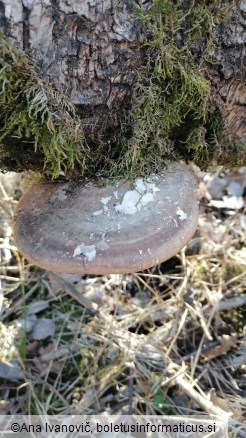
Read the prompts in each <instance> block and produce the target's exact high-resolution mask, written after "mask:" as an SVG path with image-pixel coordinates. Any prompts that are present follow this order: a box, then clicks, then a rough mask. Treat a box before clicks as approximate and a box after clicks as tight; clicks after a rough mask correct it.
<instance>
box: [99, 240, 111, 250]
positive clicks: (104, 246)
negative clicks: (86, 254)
mask: <svg viewBox="0 0 246 438" xmlns="http://www.w3.org/2000/svg"><path fill="white" fill-rule="evenodd" d="M97 248H98V249H100V250H101V251H106V250H107V249H109V245H108V244H107V243H106V242H105V240H100V242H98V243H97Z"/></svg>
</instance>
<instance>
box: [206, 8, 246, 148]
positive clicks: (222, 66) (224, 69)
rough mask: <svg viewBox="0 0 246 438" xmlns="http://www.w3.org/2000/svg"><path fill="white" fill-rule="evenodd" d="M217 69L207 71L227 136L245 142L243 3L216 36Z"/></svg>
mask: <svg viewBox="0 0 246 438" xmlns="http://www.w3.org/2000/svg"><path fill="white" fill-rule="evenodd" d="M216 45H217V47H218V51H217V54H216V58H217V63H218V66H217V67H216V69H213V70H212V69H210V70H209V76H210V80H211V83H212V86H213V94H214V98H215V99H216V100H217V102H219V104H220V107H221V109H222V112H223V115H224V119H225V123H226V126H227V128H228V133H230V134H231V135H232V136H235V138H236V139H237V140H238V141H241V142H245V141H246V0H241V1H239V2H238V4H237V6H236V7H235V8H234V11H233V13H232V14H231V15H230V17H229V20H228V22H227V23H226V24H225V25H224V26H220V29H219V30H218V33H217V41H216Z"/></svg>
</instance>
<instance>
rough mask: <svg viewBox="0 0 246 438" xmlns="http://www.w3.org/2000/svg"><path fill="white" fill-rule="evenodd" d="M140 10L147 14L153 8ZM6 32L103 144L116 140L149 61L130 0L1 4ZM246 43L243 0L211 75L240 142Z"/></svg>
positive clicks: (142, 2) (245, 135)
mask: <svg viewBox="0 0 246 438" xmlns="http://www.w3.org/2000/svg"><path fill="white" fill-rule="evenodd" d="M137 3H138V5H139V6H140V7H141V8H142V9H143V10H144V9H148V7H149V5H151V1H146V0H139V1H138V2H137ZM0 26H1V28H2V29H4V32H5V34H6V35H8V36H10V37H12V39H13V40H14V41H15V43H16V45H17V46H19V47H20V48H21V49H23V50H24V51H26V52H27V53H29V54H31V55H32V57H34V59H35V60H36V61H37V63H38V66H39V69H40V71H41V72H42V73H43V74H44V75H47V77H49V78H51V80H52V82H53V85H54V87H55V88H56V89H58V90H59V89H60V90H63V91H64V92H65V93H66V94H67V95H68V96H69V97H70V99H71V101H72V102H73V103H74V104H75V105H76V108H77V110H78V112H79V114H80V115H81V117H82V119H83V120H84V124H85V126H86V129H87V130H88V131H89V132H93V133H94V134H96V133H97V132H100V133H103V134H102V136H103V137H104V140H105V139H106V140H110V137H113V136H114V135H115V132H116V131H117V128H118V127H119V124H120V120H121V115H122V112H123V111H125V110H126V109H127V107H128V104H129V99H130V96H131V89H132V85H133V84H134V81H135V79H136V73H137V71H138V69H139V67H140V66H141V65H142V64H143V62H144V59H143V54H142V52H141V45H142V42H143V39H144V37H145V36H146V35H144V30H143V27H142V24H141V21H140V20H138V19H137V17H136V13H135V10H134V8H133V3H132V1H131V0H22V1H20V0H0ZM245 43H246V0H241V1H238V2H237V4H236V6H235V8H234V10H233V12H232V13H231V14H230V15H229V17H228V21H227V23H226V24H225V25H220V27H219V29H218V32H217V41H216V44H217V46H218V50H217V54H216V58H217V59H216V64H215V67H214V68H211V67H209V66H208V69H207V73H206V76H207V77H208V78H209V79H210V81H211V85H212V88H213V93H212V98H213V101H214V102H215V105H217V104H219V106H220V108H221V111H222V114H223V116H224V120H225V124H226V128H227V131H228V133H229V135H231V136H232V137H233V138H234V139H236V141H237V142H245V141H246V122H245V116H246V106H245V102H246V70H245V66H246V47H245ZM100 135H101V134H100ZM222 153H223V150H222Z"/></svg>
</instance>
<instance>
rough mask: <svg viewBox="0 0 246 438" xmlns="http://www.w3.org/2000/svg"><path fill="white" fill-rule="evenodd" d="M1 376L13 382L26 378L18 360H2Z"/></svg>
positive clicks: (0, 363)
mask: <svg viewBox="0 0 246 438" xmlns="http://www.w3.org/2000/svg"><path fill="white" fill-rule="evenodd" d="M0 378H1V379H6V380H10V381H11V382H18V381H19V380H22V379H23V378H24V375H23V372H22V370H21V368H20V366H19V364H18V362H17V360H12V361H11V362H0Z"/></svg>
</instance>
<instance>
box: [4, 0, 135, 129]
mask: <svg viewBox="0 0 246 438" xmlns="http://www.w3.org/2000/svg"><path fill="white" fill-rule="evenodd" d="M0 6H1V11H2V20H1V22H2V25H4V27H5V32H6V33H7V34H9V35H10V36H11V37H12V38H14V40H15V41H16V44H17V45H18V46H19V47H20V48H22V49H23V50H24V51H27V52H28V53H31V54H32V56H33V57H34V58H35V59H36V61H37V62H38V65H39V67H40V69H41V71H42V72H43V73H45V74H46V75H48V76H49V77H50V78H52V81H53V84H54V86H55V87H56V88H57V89H58V90H59V89H60V90H63V91H64V92H65V93H66V94H67V95H68V96H69V97H70V98H71V101H72V102H73V103H74V104H75V105H76V107H77V109H78V111H79V112H80V113H81V115H82V116H84V117H86V118H87V119H88V126H89V125H90V124H92V125H93V126H96V125H97V124H101V123H102V119H103V121H104V123H106V125H107V127H109V126H114V127H115V126H117V124H118V116H119V115H120V108H121V107H122V106H124V105H125V102H126V100H127V98H128V96H129V92H130V89H131V85H132V83H133V81H134V77H135V72H136V69H137V68H138V67H139V65H140V52H139V47H140V42H141V40H142V38H143V36H142V35H141V30H140V24H139V22H138V20H137V18H136V14H135V12H134V9H133V7H132V2H131V0H124V1H121V0H90V1H86V0H22V1H20V0H2V1H1V2H0Z"/></svg>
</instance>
